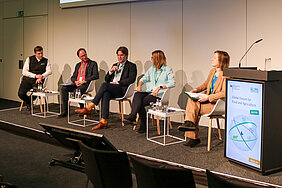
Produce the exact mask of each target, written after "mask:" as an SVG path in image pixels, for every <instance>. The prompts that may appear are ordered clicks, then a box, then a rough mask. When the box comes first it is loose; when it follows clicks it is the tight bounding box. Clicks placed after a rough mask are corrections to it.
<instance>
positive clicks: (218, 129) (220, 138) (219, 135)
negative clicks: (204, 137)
mask: <svg viewBox="0 0 282 188" xmlns="http://www.w3.org/2000/svg"><path fill="white" fill-rule="evenodd" d="M216 123H217V131H218V137H219V140H222V137H221V132H220V126H219V119H218V118H216Z"/></svg>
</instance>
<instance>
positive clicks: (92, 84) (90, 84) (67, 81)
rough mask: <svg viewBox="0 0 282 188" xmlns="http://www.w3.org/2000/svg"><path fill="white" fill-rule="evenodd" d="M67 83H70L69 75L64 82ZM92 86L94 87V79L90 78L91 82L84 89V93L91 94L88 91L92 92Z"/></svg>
mask: <svg viewBox="0 0 282 188" xmlns="http://www.w3.org/2000/svg"><path fill="white" fill-rule="evenodd" d="M69 83H72V81H71V77H69V78H68V79H67V80H66V84H69ZM94 87H95V82H94V80H91V82H90V83H89V85H88V88H87V89H86V91H85V93H84V94H86V95H89V96H92V95H91V93H90V92H92V91H93V90H94Z"/></svg>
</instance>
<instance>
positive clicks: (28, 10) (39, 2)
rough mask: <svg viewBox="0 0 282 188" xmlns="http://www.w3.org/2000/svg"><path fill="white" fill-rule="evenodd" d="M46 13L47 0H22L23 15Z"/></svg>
mask: <svg viewBox="0 0 282 188" xmlns="http://www.w3.org/2000/svg"><path fill="white" fill-rule="evenodd" d="M47 13H48V6H47V0H24V15H25V16H34V15H42V14H47Z"/></svg>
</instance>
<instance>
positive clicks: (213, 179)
mask: <svg viewBox="0 0 282 188" xmlns="http://www.w3.org/2000/svg"><path fill="white" fill-rule="evenodd" d="M206 174H207V178H208V187H209V188H227V187H228V188H247V187H246V186H241V185H237V184H234V183H232V182H231V181H228V180H225V179H223V178H221V177H219V176H218V175H216V174H214V173H212V172H211V171H209V170H208V169H207V170H206Z"/></svg>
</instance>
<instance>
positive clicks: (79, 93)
mask: <svg viewBox="0 0 282 188" xmlns="http://www.w3.org/2000/svg"><path fill="white" fill-rule="evenodd" d="M80 97H81V91H80V89H79V90H78V91H77V98H79V99H80Z"/></svg>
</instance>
